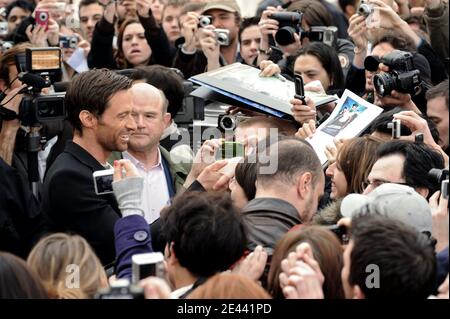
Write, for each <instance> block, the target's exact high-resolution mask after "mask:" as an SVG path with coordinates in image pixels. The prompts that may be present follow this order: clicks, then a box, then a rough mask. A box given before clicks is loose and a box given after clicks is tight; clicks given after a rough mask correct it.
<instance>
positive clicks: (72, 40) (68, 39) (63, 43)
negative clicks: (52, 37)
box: [59, 35, 78, 49]
mask: <svg viewBox="0 0 450 319" xmlns="http://www.w3.org/2000/svg"><path fill="white" fill-rule="evenodd" d="M77 45H78V38H77V37H76V36H73V35H72V36H60V37H59V47H60V48H63V49H76V48H77Z"/></svg>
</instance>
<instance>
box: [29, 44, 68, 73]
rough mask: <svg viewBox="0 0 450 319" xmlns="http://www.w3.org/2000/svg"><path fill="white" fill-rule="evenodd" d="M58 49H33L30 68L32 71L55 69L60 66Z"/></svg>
mask: <svg viewBox="0 0 450 319" xmlns="http://www.w3.org/2000/svg"><path fill="white" fill-rule="evenodd" d="M60 52H61V51H60V50H59V49H58V50H39V51H33V52H32V55H31V69H32V70H33V71H43V70H57V69H59V68H60V60H61V57H60Z"/></svg>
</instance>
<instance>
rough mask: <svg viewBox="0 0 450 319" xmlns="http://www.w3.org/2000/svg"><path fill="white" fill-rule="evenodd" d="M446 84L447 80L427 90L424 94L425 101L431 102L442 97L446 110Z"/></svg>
mask: <svg viewBox="0 0 450 319" xmlns="http://www.w3.org/2000/svg"><path fill="white" fill-rule="evenodd" d="M448 83H449V80H448V79H447V80H445V81H442V82H441V83H439V84H438V85H436V86H433V87H432V88H431V89H429V90H428V91H427V94H426V98H427V101H430V100H433V99H435V98H438V97H443V98H445V105H446V106H447V109H448V94H449V93H448Z"/></svg>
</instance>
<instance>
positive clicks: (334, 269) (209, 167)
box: [0, 0, 450, 299]
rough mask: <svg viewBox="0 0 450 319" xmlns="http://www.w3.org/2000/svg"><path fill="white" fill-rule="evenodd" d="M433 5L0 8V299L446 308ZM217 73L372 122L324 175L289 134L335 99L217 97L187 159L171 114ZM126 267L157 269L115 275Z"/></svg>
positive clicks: (444, 48) (58, 3) (417, 0)
mask: <svg viewBox="0 0 450 319" xmlns="http://www.w3.org/2000/svg"><path fill="white" fill-rule="evenodd" d="M253 2H255V4H254V5H253ZM256 2H257V3H258V4H256ZM244 12H245V14H244ZM448 14H449V3H448V0H361V1H360V0H339V1H330V0H292V1H287V0H262V1H257V0H254V1H246V2H245V1H236V0H221V1H216V0H195V1H194V0H190V1H189V0H118V1H114V0H111V1H110V0H79V1H77V0H65V1H64V0H41V1H39V0H15V1H11V0H0V43H1V53H0V96H1V97H0V100H1V101H0V283H1V284H0V298H11V299H15V298H20V299H33V298H37V299H48V298H52V299H90V298H128V297H129V298H146V299H169V298H173V299H272V298H274V299H375V298H377V299H393V298H395V299H398V298H414V299H426V298H443V299H448V298H449V268H448V267H449V266H448V263H449V218H448V179H449V173H448V170H449V146H450V145H449V122H448V121H449V101H448V100H449V97H448V96H449V80H448V74H449V41H448V33H449V28H448V25H449V16H448ZM58 48H59V49H60V50H56V52H59V53H60V54H61V56H60V59H61V63H60V68H57V69H52V68H51V67H49V66H48V65H47V64H46V63H50V62H51V61H52V60H51V56H50V55H45V54H51V53H49V52H54V51H52V49H58ZM36 52H37V53H36ZM35 53H36V54H35ZM33 54H35V55H34V57H37V58H36V59H38V62H37V64H33V63H32V61H33ZM39 58H40V59H41V60H39ZM30 61H31V62H30ZM34 61H36V60H34ZM374 61H375V63H374ZM236 62H239V63H242V64H245V65H249V66H252V67H255V68H258V69H259V71H260V76H262V77H281V78H282V79H288V80H293V79H294V78H295V76H298V75H300V76H301V77H302V78H303V81H304V83H305V91H306V92H308V91H310V92H314V93H319V94H328V95H335V96H337V97H340V96H341V95H342V94H343V92H344V90H350V91H351V92H353V93H355V94H357V95H358V96H360V97H361V98H362V99H364V100H366V101H367V102H369V103H372V104H375V105H377V106H379V107H381V108H382V109H383V112H382V113H381V114H380V115H379V116H378V117H377V118H376V119H375V120H374V121H373V122H372V123H371V124H370V125H369V126H368V127H367V128H366V129H365V130H364V131H363V132H362V133H361V134H360V135H359V136H358V137H354V138H350V139H335V140H334V142H333V143H332V144H331V145H328V146H327V147H326V151H325V155H326V158H327V162H326V165H325V166H324V165H322V163H321V161H320V160H319V156H318V154H317V153H316V151H315V150H314V149H313V147H312V146H311V144H310V143H309V142H308V140H309V138H310V137H311V136H313V135H314V134H315V132H316V129H317V127H318V126H319V125H320V123H322V122H323V121H324V120H326V118H327V117H328V116H329V115H330V114H331V113H332V112H333V110H334V108H335V106H336V103H335V102H331V103H328V104H326V105H322V106H320V107H316V105H315V103H314V101H313V99H311V98H308V97H306V98H301V99H300V98H295V97H294V96H292V97H289V98H291V99H292V100H291V107H292V108H291V113H290V114H289V116H288V118H283V119H281V118H277V117H275V116H269V115H267V114H263V113H259V112H256V111H255V109H246V108H244V107H242V106H236V105H229V108H228V110H227V111H226V112H227V113H228V114H229V115H231V116H234V117H235V118H236V119H239V120H237V121H236V127H235V128H234V131H233V132H232V134H231V135H232V140H230V134H225V135H223V136H222V135H220V136H216V137H215V138H211V139H205V140H203V141H201V142H202V143H201V146H200V147H199V148H198V149H197V147H196V145H195V143H186V142H185V139H184V137H185V135H186V134H188V135H189V134H190V135H191V138H189V139H188V140H189V141H191V140H192V139H193V137H192V134H193V133H192V130H188V129H184V128H182V127H181V126H180V125H179V123H177V115H179V114H180V112H181V110H182V109H183V106H184V103H185V101H186V96H187V95H188V94H189V93H190V92H186V82H187V81H188V79H189V78H190V77H192V76H194V75H198V74H201V73H204V72H208V71H213V70H217V69H219V68H221V67H223V66H227V65H230V64H233V63H236ZM39 63H41V64H39ZM30 64H31V67H30ZM374 64H375V66H374ZM42 65H43V66H42ZM382 76H384V77H383V78H382ZM380 78H382V79H387V80H385V83H384V85H382V84H380ZM389 81H390V82H389ZM388 86H389V87H391V88H392V89H389V90H388V89H386V87H388ZM61 92H63V93H62V94H61ZM267 94H269V95H270V92H267ZM306 96H308V94H306ZM49 101H56V102H53V104H52V103H51V102H49ZM205 102H208V101H205ZM58 103H59V104H58ZM58 108H62V109H63V111H64V112H63V113H64V114H62V115H61V114H59V113H58V110H59V109H58ZM395 123H400V124H399V125H400V126H399V131H398V132H396V133H395V134H393V124H395ZM217 131H219V134H222V133H223V132H222V133H220V130H217ZM227 133H229V132H227ZM226 145H234V146H236V145H243V154H241V155H242V156H241V157H239V158H237V157H236V156H234V158H232V159H230V158H224V157H223V156H221V155H223V153H224V152H223V151H224V149H225V146H226ZM234 155H236V154H234ZM236 158H237V159H236ZM103 173H105V174H103ZM106 173H108V174H109V175H107V174H106ZM108 178H109V179H108ZM105 181H106V182H105ZM108 182H109V184H108ZM143 256H147V257H148V256H152V257H155V258H156V256H164V258H163V261H162V262H160V264H158V265H159V266H155V267H153V270H155V269H157V270H158V271H156V270H155V271H154V272H152V274H151V275H149V276H141V277H140V278H136V276H137V274H138V273H139V271H137V269H138V268H139V262H138V260H140V259H139V258H138V257H142V259H143ZM155 260H156V259H155ZM149 263H150V264H151V263H152V262H149ZM155 265H156V264H155ZM141 266H142V265H141ZM144 266H145V265H143V266H142V269H144V268H145V267H144ZM158 267H159V268H158ZM117 287H119V288H120V287H121V289H115V288H117Z"/></svg>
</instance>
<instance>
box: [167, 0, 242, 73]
mask: <svg viewBox="0 0 450 319" xmlns="http://www.w3.org/2000/svg"><path fill="white" fill-rule="evenodd" d="M202 15H210V16H212V17H213V22H212V26H208V27H205V28H201V29H198V24H199V17H200V16H199V15H198V14H197V13H195V12H191V13H188V15H187V17H186V18H185V19H184V23H183V26H182V29H184V30H182V33H183V35H184V38H185V42H184V44H183V45H182V46H181V48H180V49H179V50H178V51H177V54H176V56H175V59H174V62H173V66H174V67H176V68H177V69H179V70H180V71H181V72H182V73H183V74H184V76H185V77H186V78H189V77H191V76H193V75H196V74H199V73H203V72H205V71H206V70H214V69H217V68H219V67H221V66H224V65H227V64H231V63H234V62H236V61H240V59H241V58H240V54H239V51H238V43H239V42H238V32H239V24H240V22H241V15H240V11H239V6H238V5H237V3H236V1H235V0H226V1H210V2H208V3H207V4H206V6H205V7H204V8H203V12H202ZM216 28H220V29H226V30H228V32H229V43H230V44H229V45H219V44H218V43H217V40H216V36H215V33H214V29H216ZM197 36H198V39H199V44H200V46H201V51H198V50H197V43H196V41H195V39H196V37H197Z"/></svg>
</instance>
